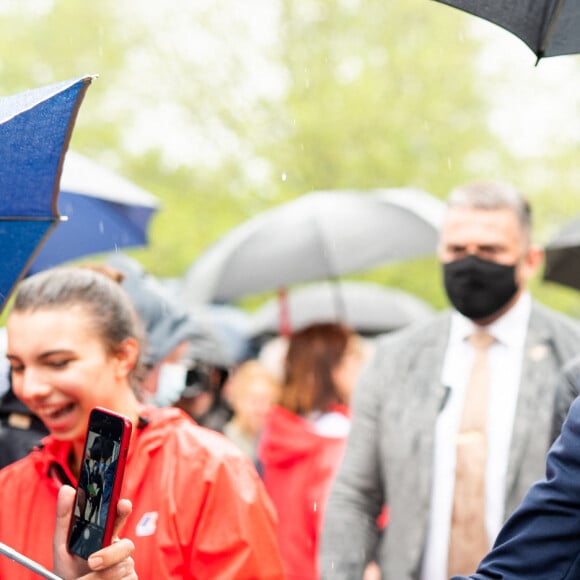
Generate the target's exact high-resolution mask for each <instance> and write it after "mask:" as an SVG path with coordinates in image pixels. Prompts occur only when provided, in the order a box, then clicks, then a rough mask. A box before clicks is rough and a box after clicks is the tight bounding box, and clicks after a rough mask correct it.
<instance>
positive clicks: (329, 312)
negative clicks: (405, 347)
mask: <svg viewBox="0 0 580 580" xmlns="http://www.w3.org/2000/svg"><path fill="white" fill-rule="evenodd" d="M337 292H338V293H339V294H340V301H337V300H336V293H337ZM287 309H288V313H287V314H288V318H289V321H288V322H289V323H290V327H291V329H292V330H298V329H300V328H302V327H304V326H306V325H308V324H312V323H314V322H344V323H346V324H348V325H349V326H350V327H351V328H353V329H354V330H356V331H358V332H359V333H361V334H364V335H375V334H379V333H384V332H391V331H393V330H398V329H400V328H403V327H404V326H407V325H408V324H412V323H413V322H419V321H421V320H425V319H427V318H428V317H429V316H431V315H433V313H434V309H433V308H432V307H431V306H430V305H429V304H427V303H426V302H425V301H423V300H421V299H420V298H418V297H417V296H413V295H412V294H409V293H407V292H403V291H402V290H397V289H395V288H388V287H385V286H381V285H380V284H374V283H371V282H356V281H353V280H343V281H341V282H339V283H331V282H319V283H316V284H309V285H307V286H302V287H300V288H294V289H292V290H291V291H290V292H289V293H288V302H287ZM279 328H280V302H279V301H278V300H276V299H272V300H269V301H267V302H266V303H265V304H263V305H262V306H261V307H260V308H259V309H258V310H257V311H256V312H255V313H254V314H253V316H252V335H253V336H264V335H274V334H277V333H278V330H279Z"/></svg>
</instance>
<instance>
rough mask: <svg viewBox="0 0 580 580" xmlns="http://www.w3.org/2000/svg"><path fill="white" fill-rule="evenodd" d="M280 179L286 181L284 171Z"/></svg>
mask: <svg viewBox="0 0 580 580" xmlns="http://www.w3.org/2000/svg"><path fill="white" fill-rule="evenodd" d="M282 181H286V173H282Z"/></svg>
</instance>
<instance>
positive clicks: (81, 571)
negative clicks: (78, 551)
mask: <svg viewBox="0 0 580 580" xmlns="http://www.w3.org/2000/svg"><path fill="white" fill-rule="evenodd" d="M74 498H75V490H74V489H73V488H72V487H70V486H68V485H63V486H62V487H61V489H60V491H59V493H58V502H57V506H56V525H55V530H54V537H53V541H52V547H53V556H54V567H55V573H56V574H58V575H59V576H61V577H62V578H64V579H65V580H137V574H136V572H135V568H134V562H133V558H132V557H131V556H132V554H133V552H134V550H135V546H134V545H133V542H131V540H128V539H123V540H119V539H116V540H114V541H113V543H112V544H111V545H110V546H107V547H105V548H103V549H102V550H99V551H98V552H95V553H94V554H92V555H91V556H90V557H89V559H88V561H85V560H83V559H82V558H79V557H78V556H73V555H72V554H70V553H69V551H68V550H67V547H66V545H67V536H68V528H69V524H70V518H71V515H72V511H73V509H74ZM131 509H132V508H131V502H130V501H129V500H126V499H122V500H120V501H119V503H118V504H117V519H116V521H115V529H114V531H113V537H114V538H116V535H117V533H118V531H119V530H120V528H121V527H122V525H123V523H124V522H125V520H126V519H127V517H128V516H129V514H130V513H131Z"/></svg>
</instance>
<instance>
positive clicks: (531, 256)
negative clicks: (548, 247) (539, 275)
mask: <svg viewBox="0 0 580 580" xmlns="http://www.w3.org/2000/svg"><path fill="white" fill-rule="evenodd" d="M543 261H544V250H543V248H541V247H540V246H537V245H530V247H529V248H528V251H527V252H526V255H525V256H524V259H523V263H522V269H523V271H522V274H523V277H524V279H525V280H528V279H529V278H531V277H532V276H533V275H534V274H535V273H536V272H537V271H538V269H539V268H540V266H541V265H542V263H543Z"/></svg>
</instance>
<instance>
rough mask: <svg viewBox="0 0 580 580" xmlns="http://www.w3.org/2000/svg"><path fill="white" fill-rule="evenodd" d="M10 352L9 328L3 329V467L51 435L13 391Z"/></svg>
mask: <svg viewBox="0 0 580 580" xmlns="http://www.w3.org/2000/svg"><path fill="white" fill-rule="evenodd" d="M5 355H6V328H4V327H3V328H0V469H2V468H3V467H5V466H6V465H9V464H10V463H13V462H14V461H16V460H17V459H20V458H21V457H24V456H25V455H28V453H29V452H30V451H31V450H32V449H33V448H34V446H35V445H37V444H38V443H40V440H41V439H42V438H43V437H44V436H45V435H48V430H47V428H46V427H45V426H44V423H43V422H42V421H41V420H40V419H39V418H38V417H37V416H36V415H34V414H33V413H32V411H31V410H30V409H29V408H28V407H27V406H26V405H25V404H24V403H22V402H21V401H20V399H18V398H17V397H16V395H15V394H14V392H13V390H12V385H11V382H10V365H9V363H8V360H7V359H6V358H5Z"/></svg>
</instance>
